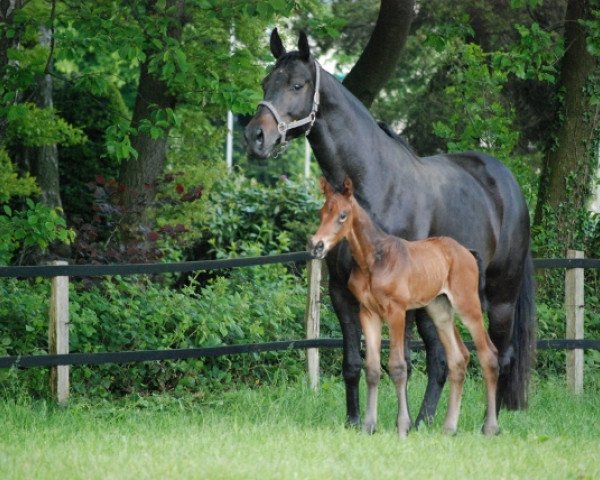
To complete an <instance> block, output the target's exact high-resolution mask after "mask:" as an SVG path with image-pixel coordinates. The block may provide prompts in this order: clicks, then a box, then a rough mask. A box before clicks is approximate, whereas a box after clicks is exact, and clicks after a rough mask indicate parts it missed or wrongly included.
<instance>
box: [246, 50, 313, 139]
mask: <svg viewBox="0 0 600 480" xmlns="http://www.w3.org/2000/svg"><path fill="white" fill-rule="evenodd" d="M314 62H315V94H314V96H313V104H312V109H311V111H310V113H309V114H308V116H307V117H304V118H301V119H299V120H293V121H291V122H289V123H286V122H285V121H284V120H283V119H282V118H281V116H280V115H279V113H277V109H276V108H275V106H274V105H273V104H272V103H271V102H267V101H265V100H263V101H262V102H259V103H258V104H259V105H263V106H265V107H266V108H267V109H268V110H269V111H270V112H271V114H272V115H273V117H274V118H275V121H276V122H277V131H278V132H279V136H280V139H281V141H280V145H281V147H282V148H285V147H286V146H287V141H286V133H287V131H288V130H292V129H294V128H298V127H302V126H303V125H306V124H310V125H309V127H308V129H307V130H306V135H308V134H309V133H310V130H311V129H312V127H313V125H314V123H315V120H316V119H317V112H318V111H319V103H320V100H321V95H320V94H319V88H320V86H321V66H320V65H319V62H317V61H316V60H315V61H314Z"/></svg>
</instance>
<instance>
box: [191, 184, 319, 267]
mask: <svg viewBox="0 0 600 480" xmlns="http://www.w3.org/2000/svg"><path fill="white" fill-rule="evenodd" d="M315 192H316V190H315V187H314V185H313V184H312V183H311V182H293V181H291V180H289V179H287V178H284V177H281V178H279V179H278V180H277V182H276V183H275V185H274V186H272V187H270V186H266V185H263V184H261V183H258V182H257V181H255V180H252V179H248V178H246V177H244V176H242V175H239V176H230V177H226V178H224V179H223V180H222V181H221V182H219V183H217V184H215V185H214V187H213V191H212V192H211V193H210V201H209V213H208V220H207V222H206V224H205V225H203V226H202V229H203V230H204V236H205V238H208V243H209V244H210V246H211V248H212V250H213V252H214V253H215V254H216V255H217V256H221V257H226V256H230V255H231V254H239V253H240V252H241V251H242V250H243V249H244V248H245V247H244V245H245V244H248V243H252V244H255V245H260V246H261V248H260V254H262V255H269V254H273V253H281V252H286V251H303V250H306V243H307V237H308V235H310V234H311V233H313V232H314V231H315V230H316V227H317V225H318V213H317V212H318V210H319V208H320V206H321V203H322V202H321V200H320V199H319V198H317V197H316V195H315Z"/></svg>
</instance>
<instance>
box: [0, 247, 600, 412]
mask: <svg viewBox="0 0 600 480" xmlns="http://www.w3.org/2000/svg"><path fill="white" fill-rule="evenodd" d="M568 254H569V255H568V256H569V257H570V258H538V259H534V260H533V265H534V267H535V268H536V269H557V268H562V269H566V270H567V276H566V278H567V279H569V278H570V273H571V272H582V270H581V269H586V268H588V269H600V259H588V258H580V257H582V256H583V254H582V252H574V251H569V252H568ZM311 260H312V257H311V255H310V253H309V252H291V253H285V254H281V255H271V256H263V257H242V258H231V259H219V260H202V261H192V262H179V263H145V264H111V265H67V264H65V262H55V264H54V265H41V266H11V267H0V278H2V277H4V278H35V277H48V278H52V281H53V285H54V282H55V281H56V280H58V279H60V278H66V277H96V276H113V275H148V274H168V273H183V272H192V271H198V270H219V269H230V268H240V267H253V266H259V265H267V264H274V263H293V262H309V261H311ZM314 262H315V261H314V260H313V263H314ZM314 267H315V265H314V264H311V267H310V268H309V269H308V270H309V272H310V273H309V274H310V275H311V279H312V275H314V274H315V272H316V271H317V270H318V271H319V272H320V267H319V268H318V269H316V268H314ZM571 277H572V275H571ZM318 278H319V281H312V280H315V279H312V280H311V281H310V282H309V285H310V290H315V289H316V291H317V292H318V290H319V288H320V274H319V277H318ZM582 278H583V277H582V274H581V280H577V282H579V283H578V284H577V287H576V289H578V290H579V291H581V298H583V283H582ZM53 290H54V286H53ZM67 291H68V287H67ZM311 295H312V298H311ZM308 298H309V301H308V302H307V317H310V316H311V315H312V316H313V317H314V316H316V319H314V318H313V319H312V321H316V325H313V326H312V327H311V328H313V329H314V332H313V333H312V335H311V336H310V337H308V339H302V340H283V341H275V342H264V343H253V344H239V345H219V346H213V347H199V348H185V349H164V350H138V351H122V352H94V353H62V352H60V350H56V349H52V348H51V349H50V354H48V355H18V356H7V357H1V358H0V368H34V367H51V372H53V371H56V369H57V368H58V369H61V368H65V369H68V368H69V367H68V366H71V365H101V364H119V363H131V362H147V361H164V360H186V359H198V358H210V357H218V356H223V355H236V354H245V353H257V352H267V351H270V352H273V351H284V350H294V349H307V350H308V352H309V353H311V352H313V353H314V352H318V350H315V349H318V348H342V346H343V342H342V339H335V338H318V330H319V326H318V322H319V321H318V315H319V313H318V310H319V309H318V303H319V302H320V300H319V296H318V293H315V292H313V291H309V296H308ZM66 303H67V307H66V308H67V318H68V296H67V298H66ZM569 303H574V302H569V301H566V302H565V305H566V306H569ZM309 305H312V308H310V309H309ZM314 305H317V307H316V308H315V306H314ZM571 306H575V307H581V309H583V304H582V305H571ZM309 310H316V313H315V312H312V313H311V314H310V315H309ZM579 313H581V315H580V316H581V319H580V320H579V321H580V322H581V325H582V321H583V320H582V310H581V312H579ZM568 316H569V315H568V312H567V323H568V321H569V319H568ZM306 320H307V322H308V318H307V319H306ZM67 321H68V320H67ZM62 328H63V329H64V328H66V334H65V335H66V339H67V340H66V341H67V342H68V325H67V323H66V322H63V327H62ZM581 328H583V327H581ZM307 333H308V323H307ZM314 335H316V337H315V336H314ZM567 336H569V335H567ZM582 337H583V335H581V337H576V338H567V339H564V340H563V339H550V340H538V341H537V348H538V349H540V350H544V349H567V350H571V352H570V353H576V352H579V353H581V354H582V351H583V350H586V349H592V350H600V339H590V340H588V339H585V340H584V339H583V338H582ZM465 344H466V345H467V347H468V348H469V349H471V350H472V349H473V343H472V342H465ZM382 346H383V347H384V348H388V346H389V342H388V341H385V340H384V341H383V342H382ZM410 348H411V350H414V351H418V350H422V349H423V342H420V341H413V342H410ZM66 351H67V352H68V343H67V350H66ZM313 363H314V362H313ZM316 363H317V364H316V375H317V377H318V353H317V360H316ZM577 368H579V369H580V370H582V364H581V365H580V366H579V367H577ZM309 370H310V362H309ZM309 373H310V372H309ZM312 373H313V374H315V372H312ZM65 375H66V377H67V378H68V370H67V373H66V374H65ZM581 375H582V374H581ZM63 376H64V375H63ZM64 388H65V389H66V392H63V395H64V397H63V398H64V399H66V398H67V397H68V382H67V384H66V387H64ZM58 398H59V401H60V395H59V396H58Z"/></svg>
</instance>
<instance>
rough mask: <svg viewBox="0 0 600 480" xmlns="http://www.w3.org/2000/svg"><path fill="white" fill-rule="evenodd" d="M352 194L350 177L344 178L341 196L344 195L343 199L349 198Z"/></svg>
mask: <svg viewBox="0 0 600 480" xmlns="http://www.w3.org/2000/svg"><path fill="white" fill-rule="evenodd" d="M353 193H354V188H353V186H352V180H351V179H350V177H346V178H345V179H344V187H343V190H342V195H344V197H351V196H352V194H353Z"/></svg>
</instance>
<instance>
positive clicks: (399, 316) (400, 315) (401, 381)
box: [388, 308, 412, 438]
mask: <svg viewBox="0 0 600 480" xmlns="http://www.w3.org/2000/svg"><path fill="white" fill-rule="evenodd" d="M388 322H389V327H390V354H389V361H388V370H389V374H390V377H391V378H392V381H393V382H394V385H395V386H396V395H397V397H398V417H397V419H396V426H397V427H398V436H399V437H400V438H405V437H406V436H407V435H408V430H409V429H410V427H411V423H412V422H411V419H410V414H409V412H408V399H407V394H406V385H407V383H408V362H407V361H406V357H405V354H404V351H405V348H404V336H405V322H406V311H405V310H404V309H402V308H397V309H395V310H394V311H390V312H389V313H388Z"/></svg>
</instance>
